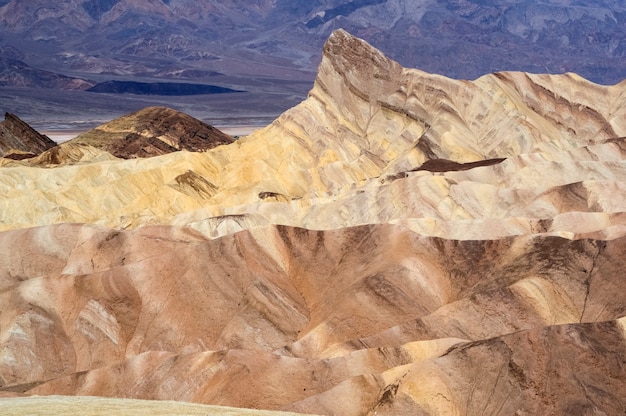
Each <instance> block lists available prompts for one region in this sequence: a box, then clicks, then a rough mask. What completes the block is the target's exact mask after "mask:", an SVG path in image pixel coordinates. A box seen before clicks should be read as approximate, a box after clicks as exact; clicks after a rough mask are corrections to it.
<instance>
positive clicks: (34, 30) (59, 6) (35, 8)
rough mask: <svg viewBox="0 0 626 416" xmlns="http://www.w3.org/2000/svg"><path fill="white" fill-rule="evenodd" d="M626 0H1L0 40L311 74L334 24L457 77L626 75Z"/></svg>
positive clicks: (110, 55) (59, 59)
mask: <svg viewBox="0 0 626 416" xmlns="http://www.w3.org/2000/svg"><path fill="white" fill-rule="evenodd" d="M624 21H626V5H625V4H624V2H622V1H617V0H613V1H611V0H605V1H591V0H582V1H573V0H565V1H559V2H555V1H541V2H537V1H534V0H523V1H513V0H502V1H491V0H457V1H450V2H441V1H435V0H424V1H419V2H406V1H404V0H353V1H349V2H347V1H340V0H315V1H309V0H306V1H304V0H274V1H270V0H257V1H253V2H251V1H243V0H231V1H221V0H220V1H218V0H205V1H202V2H198V1H191V0H64V1H59V2H56V1H55V2H53V1H50V0H29V1H21V0H8V1H7V0H4V1H1V2H0V44H2V43H4V44H7V45H12V46H14V47H16V48H18V49H20V51H21V52H22V53H24V54H25V56H26V58H27V59H26V61H27V63H29V64H31V65H34V66H38V65H39V66H42V65H46V66H49V65H53V66H55V67H56V68H57V69H58V70H59V71H68V70H72V71H74V72H77V71H78V72H80V71H84V72H90V73H99V72H110V71H111V68H112V67H113V68H116V67H117V68H123V72H124V73H126V74H131V75H133V74H142V75H146V74H148V75H150V74H153V75H154V74H157V73H162V72H163V71H171V70H172V69H173V68H177V69H179V70H184V69H194V68H196V69H198V68H200V69H204V70H207V69H208V70H213V71H220V72H225V73H228V74H241V75H255V76H259V75H261V76H263V75H264V76H267V77H270V78H278V79H294V78H297V79H304V80H311V81H312V79H313V77H314V70H315V67H316V66H317V62H318V60H319V50H320V49H321V46H322V44H323V41H324V40H325V39H326V38H327V37H328V35H329V34H330V32H331V31H332V30H333V29H336V28H338V27H343V28H345V29H346V30H348V31H349V32H351V33H353V34H355V35H357V36H359V37H361V38H363V39H365V40H367V41H369V42H370V43H372V44H373V45H374V46H376V47H378V48H381V49H383V50H385V51H387V53H388V54H389V55H390V56H391V57H392V58H394V59H396V60H398V61H399V62H400V63H402V64H404V65H405V66H410V67H418V68H420V69H424V70H426V71H428V72H433V73H440V74H444V75H447V76H451V77H454V78H468V79H473V78H476V77H478V76H480V75H483V74H485V73H489V72H495V71H501V70H521V71H527V72H535V73H537V72H538V73H545V72H548V73H561V72H576V73H579V74H580V75H582V76H584V77H585V78H587V79H590V80H592V81H595V82H599V83H603V84H614V83H617V82H619V81H621V80H622V79H624V78H626V59H624V57H625V55H626V25H625V24H624Z"/></svg>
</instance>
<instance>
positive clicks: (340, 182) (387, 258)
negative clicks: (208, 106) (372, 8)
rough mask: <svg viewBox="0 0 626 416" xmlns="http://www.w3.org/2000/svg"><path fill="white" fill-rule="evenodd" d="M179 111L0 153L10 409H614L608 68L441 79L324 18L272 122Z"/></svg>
mask: <svg viewBox="0 0 626 416" xmlns="http://www.w3.org/2000/svg"><path fill="white" fill-rule="evenodd" d="M146 114H151V115H152V116H151V117H146ZM187 117H190V116H189V115H186V114H182V113H180V112H177V111H176V110H172V109H168V108H163V107H160V106H151V107H148V108H147V109H145V110H142V111H139V112H136V113H132V114H129V115H127V116H125V117H121V118H118V119H115V120H111V121H108V122H106V123H104V124H101V125H99V126H97V127H95V128H94V129H91V130H88V131H87V132H85V133H83V134H81V135H79V136H78V137H76V138H72V139H71V140H68V141H65V142H63V143H62V144H60V145H58V146H53V147H51V148H49V149H39V150H37V149H31V150H30V151H31V152H32V153H33V154H32V156H31V157H28V158H23V159H19V160H18V159H15V158H6V157H5V158H3V159H0V229H1V231H2V232H0V305H2V309H1V310H0V396H2V397H3V398H2V399H0V406H3V409H5V408H6V409H9V411H10V412H13V413H11V414H24V413H25V412H29V411H31V410H21V409H27V407H20V406H39V405H40V403H42V400H44V403H45V400H46V399H42V397H49V403H51V404H53V403H55V405H56V403H58V401H59V400H60V401H62V402H64V401H65V400H71V399H69V398H63V399H59V397H60V396H61V397H68V396H71V397H74V396H75V397H77V399H74V400H77V401H79V402H80V400H87V399H78V398H80V397H84V396H97V397H102V398H115V399H133V400H135V399H140V400H150V401H167V403H162V404H163V405H164V406H174V407H175V406H176V404H175V403H174V404H172V403H171V401H175V402H179V403H180V408H181V409H187V407H186V406H191V405H190V404H189V403H196V404H203V405H213V406H228V407H230V408H238V409H241V410H239V411H240V412H242V413H238V414H249V413H246V412H249V410H245V409H256V410H266V411H288V412H296V413H305V414H320V415H334V414H341V415H384V414H389V415H392V414H414V415H422V414H423V415H427V414H428V415H454V414H458V415H461V414H470V415H473V414H503V415H504V414H573V415H575V414H622V413H624V412H625V411H626V400H625V399H624V397H626V394H625V393H626V360H625V359H624V357H626V339H625V337H626V296H625V295H624V293H626V292H625V290H626V282H625V281H624V279H623V274H622V271H623V270H624V267H626V264H624V262H625V261H626V260H625V257H624V255H623V254H624V250H625V247H626V214H625V213H626V190H625V189H624V183H625V180H626V162H625V161H624V160H625V155H626V81H622V82H621V83H618V84H615V85H613V86H604V85H599V84H595V83H593V82H590V81H588V80H586V79H584V78H582V77H580V76H579V75H576V74H573V73H567V74H563V75H541V74H530V73H525V72H496V73H492V74H487V75H484V76H482V77H480V78H478V79H476V80H474V81H467V80H455V79H451V78H447V77H445V76H442V75H437V74H431V73H427V72H423V71H420V70H417V69H411V68H405V67H403V66H401V65H400V64H399V63H397V62H395V61H394V60H392V59H390V58H388V57H387V56H385V55H384V54H383V52H381V51H379V50H377V49H376V48H374V47H373V46H371V45H370V44H368V43H367V42H365V41H363V40H362V39H359V38H357V37H354V36H352V35H351V34H349V33H348V32H346V31H344V30H336V31H334V32H333V33H332V35H331V36H330V37H329V38H328V40H327V41H326V43H325V45H324V47H323V54H322V59H321V63H320V65H319V68H318V72H317V76H316V79H315V83H314V86H313V88H312V89H311V90H310V91H309V93H308V95H307V98H306V99H304V100H303V101H302V102H300V103H299V104H297V105H295V106H293V107H292V108H290V109H289V110H287V111H285V112H284V113H282V114H281V115H280V116H279V117H278V118H276V119H275V120H274V121H272V122H271V123H269V124H268V125H267V126H265V127H263V128H260V129H258V130H255V131H253V132H250V134H247V135H246V136H245V137H242V138H239V139H236V140H235V139H234V138H230V136H229V135H228V134H227V135H225V136H222V135H217V136H213V135H212V132H213V128H212V126H208V125H205V123H202V122H200V121H198V120H195V121H193V120H190V119H189V118H187ZM172 120H174V121H176V122H174V121H172ZM179 120H187V121H184V122H180V123H178V121H179ZM164 126H173V127H171V128H168V129H166V128H165V127H164ZM185 126H196V127H194V128H193V129H190V130H186V129H185V128H184V127H185ZM11 131H13V130H11ZM222 134H223V132H222ZM230 134H231V135H232V134H233V133H232V132H231V133H230ZM192 139H193V140H192ZM12 143H16V144H15V146H22V145H24V146H26V145H27V144H28V143H29V141H26V140H21V141H20V140H17V139H15V140H14V141H13V142H12ZM138 143H139V144H140V145H139V146H138V147H133V146H135V144H138ZM166 145H167V146H166ZM120 149H132V150H133V151H132V152H120ZM27 151H29V149H26V148H21V149H13V150H11V149H8V150H7V151H6V152H5V153H6V154H11V152H17V153H23V152H27ZM116 152H120V153H116ZM30 397H33V398H34V399H32V400H29V398H30ZM18 399H19V400H18ZM90 400H93V402H89V403H87V404H86V406H89V407H90V408H93V409H94V410H93V411H94V414H98V413H97V412H98V411H99V410H98V406H110V405H111V406H113V405H116V406H117V405H119V402H108V401H107V402H101V401H98V400H96V399H90ZM111 403H118V404H111ZM122 403H124V404H122V406H126V404H125V403H127V402H122ZM128 403H129V404H128V406H130V405H131V404H130V403H131V402H128ZM132 403H135V402H132ZM153 404H154V402H150V403H149V404H145V405H142V404H138V406H140V407H141V406H145V407H141V410H138V411H141V412H144V414H159V413H158V412H167V410H153V409H154V408H153V407H152V405H153ZM59 409H62V408H59ZM161 409H162V408H161ZM195 411H196V410H195V409H194V410H189V412H190V413H189V414H194V413H193V412H195ZM198 411H204V410H202V409H200V410H198ZM228 411H231V410H228ZM233 411H235V410H233ZM20 412H22V413H20ZM58 412H59V414H61V413H62V412H63V410H59V411H58ZM206 412H209V410H207V411H206ZM226 414H228V413H226Z"/></svg>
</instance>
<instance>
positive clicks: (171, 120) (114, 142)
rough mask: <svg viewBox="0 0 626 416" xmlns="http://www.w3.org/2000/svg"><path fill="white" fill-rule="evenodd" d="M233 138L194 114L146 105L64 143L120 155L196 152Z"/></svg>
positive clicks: (122, 156) (127, 157)
mask: <svg viewBox="0 0 626 416" xmlns="http://www.w3.org/2000/svg"><path fill="white" fill-rule="evenodd" d="M233 140H234V139H233V138H232V137H231V136H229V135H228V134H226V133H223V132H221V131H219V130H218V129H216V128H215V127H212V126H210V125H208V124H206V123H204V122H202V121H200V120H198V119H196V118H193V117H191V116H189V115H187V114H185V113H182V112H180V111H176V110H173V109H171V108H165V107H148V108H145V109H143V110H140V111H137V112H135V113H132V114H129V115H126V116H123V117H120V118H117V119H115V120H113V121H110V122H108V123H105V124H103V125H101V126H98V127H96V128H94V129H92V130H89V131H88V132H85V133H83V134H81V135H79V136H78V137H76V138H74V139H72V140H70V141H69V142H68V144H72V145H74V144H82V145H89V146H92V147H95V148H98V149H101V150H105V151H107V152H109V153H111V154H112V155H114V156H116V157H119V158H122V159H132V158H144V157H151V156H158V155H163V154H167V153H171V152H175V151H179V150H188V151H192V152H200V151H206V150H209V149H212V148H214V147H216V146H220V145H223V144H229V143H232V142H233Z"/></svg>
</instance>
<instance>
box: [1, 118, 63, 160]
mask: <svg viewBox="0 0 626 416" xmlns="http://www.w3.org/2000/svg"><path fill="white" fill-rule="evenodd" d="M56 145H57V144H56V143H55V142H54V141H53V140H51V139H50V138H49V137H48V136H45V135H43V134H40V133H39V132H37V131H36V130H35V129H33V128H32V127H31V126H29V125H28V123H26V122H24V121H23V120H21V119H20V118H19V117H18V116H16V115H15V114H11V113H6V114H5V115H4V121H3V122H1V123H0V156H2V157H4V156H5V155H8V154H10V153H16V152H15V151H17V153H21V154H24V153H28V154H32V155H38V154H39V153H41V152H44V151H46V150H48V149H50V148H52V147H54V146H56Z"/></svg>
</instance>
